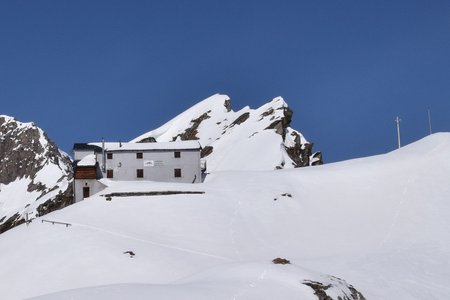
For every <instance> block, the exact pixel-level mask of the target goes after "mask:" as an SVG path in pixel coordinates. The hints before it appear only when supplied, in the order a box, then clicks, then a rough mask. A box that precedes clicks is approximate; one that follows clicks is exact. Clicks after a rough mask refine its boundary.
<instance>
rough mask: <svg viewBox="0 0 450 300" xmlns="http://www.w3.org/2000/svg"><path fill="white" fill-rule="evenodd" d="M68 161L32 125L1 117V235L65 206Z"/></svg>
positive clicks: (69, 166)
mask: <svg viewBox="0 0 450 300" xmlns="http://www.w3.org/2000/svg"><path fill="white" fill-rule="evenodd" d="M71 177H72V170H71V162H70V158H69V157H68V155H67V154H65V153H63V152H62V151H60V150H59V149H58V147H57V146H56V145H55V144H54V143H53V142H52V141H51V140H49V139H48V137H47V135H46V134H45V132H44V131H43V130H42V129H41V128H39V127H37V126H36V125H35V124H34V123H32V122H29V123H23V122H19V121H17V120H16V119H14V118H13V117H9V116H5V115H1V116H0V233H1V232H3V231H5V230H8V229H9V228H11V227H14V226H15V225H17V224H20V223H21V222H24V221H25V219H26V218H27V217H28V218H32V217H34V216H35V215H37V214H44V213H47V212H49V211H52V210H53V209H56V208H60V207H63V206H65V205H67V204H68V203H67V202H68V201H67V200H63V198H64V197H67V196H68V195H69V194H70V188H71V184H70V182H71Z"/></svg>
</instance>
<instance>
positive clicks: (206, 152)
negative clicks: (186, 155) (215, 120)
mask: <svg viewBox="0 0 450 300" xmlns="http://www.w3.org/2000/svg"><path fill="white" fill-rule="evenodd" d="M213 150H214V148H213V146H205V147H203V148H202V151H201V152H200V157H202V158H203V157H206V156H208V155H210V154H211V153H212V152H213Z"/></svg>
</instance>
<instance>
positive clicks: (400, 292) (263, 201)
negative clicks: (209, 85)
mask: <svg viewBox="0 0 450 300" xmlns="http://www.w3.org/2000/svg"><path fill="white" fill-rule="evenodd" d="M449 182H450V133H441V134H433V135H432V136H429V137H427V138H425V139H423V140H421V141H418V142H416V143H414V144H411V145H408V146H406V147H404V148H401V149H399V150H396V151H393V152H391V153H388V154H384V155H378V156H374V157H369V158H363V159H356V160H350V161H345V162H340V163H334V164H328V165H323V166H317V167H314V168H297V169H288V170H286V169H285V170H271V171H224V172H215V173H213V174H210V175H209V176H207V178H206V181H205V182H204V183H201V184H195V185H193V184H177V183H155V182H154V183H149V182H128V183H123V182H122V183H121V182H116V183H113V182H109V184H110V186H109V187H108V188H107V189H106V190H105V191H103V192H102V193H101V194H99V195H94V196H92V197H91V198H89V199H87V200H85V201H82V202H79V203H77V204H75V205H71V206H69V207H67V208H64V209H62V210H58V211H55V212H52V213H50V214H48V215H46V216H45V217H41V218H38V219H36V220H34V221H33V222H32V223H31V224H29V226H24V225H20V226H18V227H16V228H14V229H12V230H9V231H8V232H6V233H4V234H2V235H0V253H1V255H0V266H1V268H0V278H3V279H5V278H7V280H1V281H0V298H1V299H6V300H14V299H23V298H26V297H36V296H40V298H38V299H41V300H49V299H100V300H102V299H108V300H109V299H157V300H161V299H201V300H203V299H241V300H242V299H246V300H253V299H254V300H256V299H257V300H262V299H268V300H269V299H270V300H272V299H311V300H313V299H314V300H317V299H333V300H337V299H346V300H347V299H352V300H353V299H362V296H361V294H362V295H364V297H366V299H370V300H385V299H398V300H402V299H404V300H422V299H441V300H446V299H448V296H449V295H450V287H449V285H448V282H450V267H449V261H450V235H449V234H448V232H449V231H450V218H448V211H449V210H450V202H449V201H448V199H450V184H449ZM149 191H165V192H167V191H177V192H180V191H181V192H182V191H185V192H193V191H196V192H202V193H196V194H193V193H186V194H177V195H159V196H158V195H155V196H149V194H148V192H149ZM155 194H157V193H155ZM166 194H167V193H166ZM43 220H46V221H59V222H64V223H67V224H70V225H67V226H66V225H65V224H58V223H55V224H52V223H51V222H42V221H43ZM25 241H26V242H25ZM24 243H25V246H24ZM275 258H283V259H287V260H289V261H290V264H285V265H282V264H273V263H272V260H273V259H275ZM324 274H330V275H324ZM331 275H332V276H331ZM337 278H341V279H337ZM350 284H351V285H352V286H350ZM355 289H356V290H357V291H359V292H360V293H361V294H357V292H356V290H355ZM54 293H56V294H54ZM352 293H353V296H352ZM328 297H329V298H328ZM339 297H341V298H339ZM345 297H346V298H345Z"/></svg>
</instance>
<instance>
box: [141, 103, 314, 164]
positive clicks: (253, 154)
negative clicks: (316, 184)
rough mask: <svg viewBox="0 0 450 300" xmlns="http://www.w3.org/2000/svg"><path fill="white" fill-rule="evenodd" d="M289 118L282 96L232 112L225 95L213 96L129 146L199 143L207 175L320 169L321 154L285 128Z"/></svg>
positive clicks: (288, 125)
mask: <svg viewBox="0 0 450 300" xmlns="http://www.w3.org/2000/svg"><path fill="white" fill-rule="evenodd" d="M292 116H293V112H292V110H291V109H290V108H289V107H288V105H287V104H286V102H285V101H284V100H283V99H282V98H281V97H277V98H275V99H273V100H272V101H270V102H269V103H267V104H265V105H263V106H261V107H259V108H257V109H250V108H249V107H245V108H243V109H241V110H239V111H236V112H235V111H233V110H232V106H231V101H230V99H229V97H228V96H226V95H220V94H216V95H213V96H211V97H209V98H207V99H205V100H203V101H201V102H199V103H198V104H196V105H194V106H193V107H191V108H189V109H188V110H186V111H185V112H183V113H181V114H180V115H178V116H177V117H175V118H173V119H172V120H170V121H169V122H167V123H166V124H164V125H163V126H161V127H159V128H157V129H155V130H153V131H150V132H148V133H145V134H143V135H141V136H139V137H137V138H136V139H134V140H133V141H132V142H146V141H156V142H168V141H175V140H198V141H199V142H200V144H201V145H202V147H203V151H202V153H201V154H202V157H204V158H205V159H206V160H207V163H208V170H209V171H221V170H270V169H282V168H294V167H305V166H311V165H317V164H322V155H321V153H320V152H316V153H313V152H312V147H313V144H312V143H309V142H308V141H307V140H306V139H305V138H304V137H303V135H302V134H301V133H300V132H298V131H296V130H294V129H292V128H291V127H290V124H291V121H292Z"/></svg>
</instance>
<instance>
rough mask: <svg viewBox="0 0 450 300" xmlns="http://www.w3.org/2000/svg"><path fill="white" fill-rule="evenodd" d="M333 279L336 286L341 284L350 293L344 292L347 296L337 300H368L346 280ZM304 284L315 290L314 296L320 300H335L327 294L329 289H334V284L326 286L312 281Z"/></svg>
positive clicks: (306, 281)
mask: <svg viewBox="0 0 450 300" xmlns="http://www.w3.org/2000/svg"><path fill="white" fill-rule="evenodd" d="M331 279H332V280H333V281H335V282H336V284H339V285H341V286H346V288H347V289H348V293H345V292H344V294H345V295H344V296H342V297H341V296H338V299H337V300H366V298H364V296H363V294H361V293H360V292H358V291H357V290H356V289H355V288H354V287H353V286H352V285H349V284H347V283H346V282H345V281H344V280H342V279H339V278H336V277H332V278H331ZM302 283H303V284H304V285H307V286H309V287H310V288H312V289H313V290H314V295H316V296H317V298H318V300H335V299H333V298H331V297H330V296H329V295H328V294H327V290H328V289H329V288H331V287H333V284H326V285H325V284H323V283H321V282H317V281H310V280H305V281H303V282H302Z"/></svg>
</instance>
